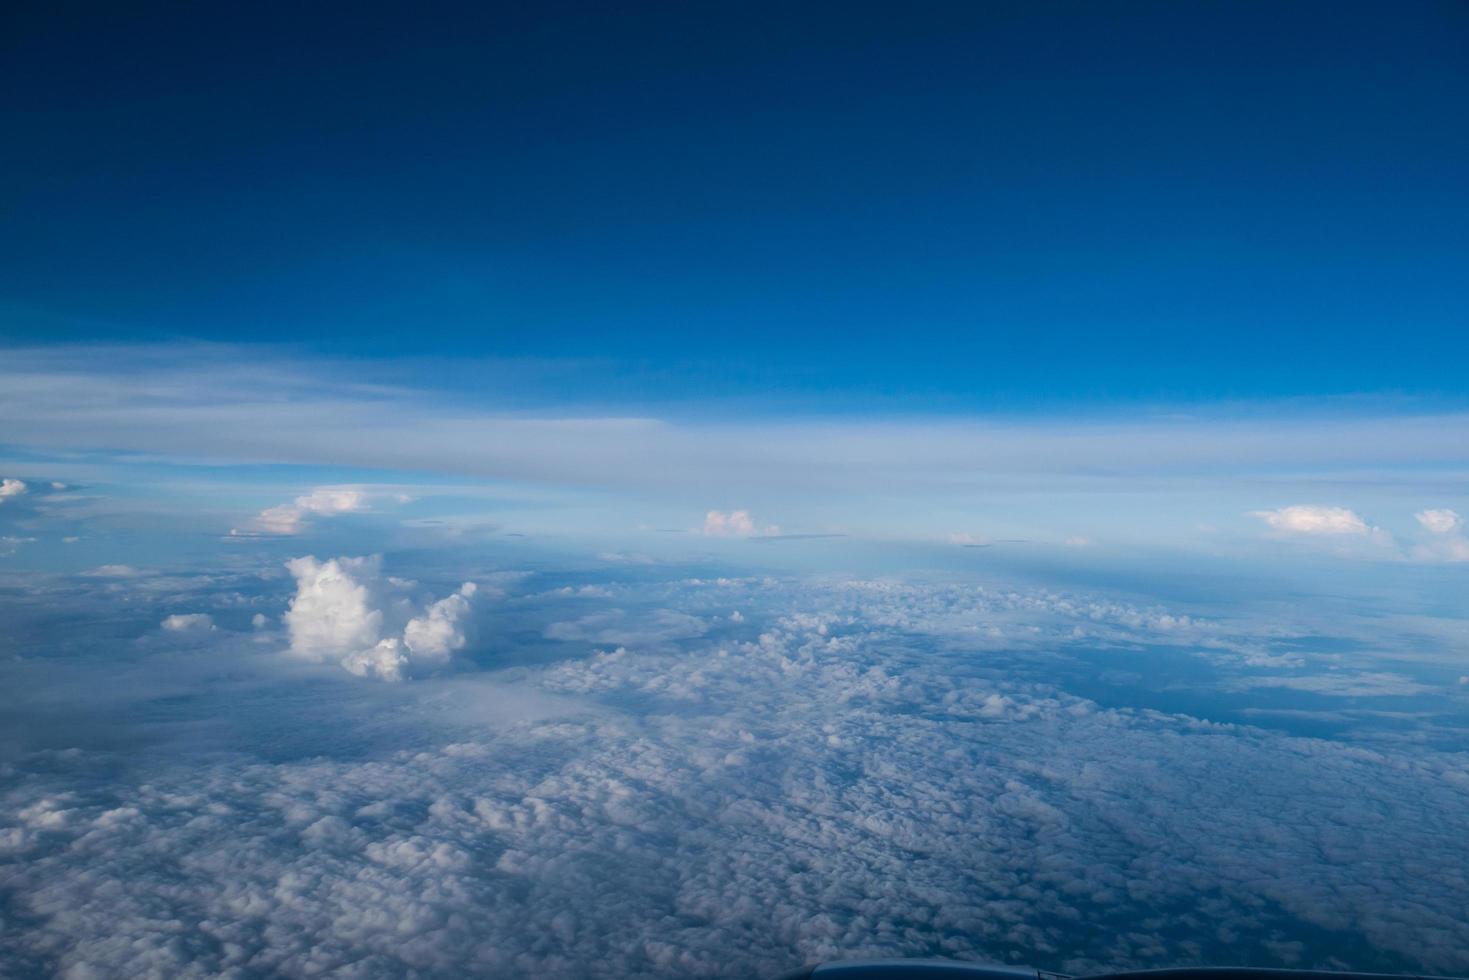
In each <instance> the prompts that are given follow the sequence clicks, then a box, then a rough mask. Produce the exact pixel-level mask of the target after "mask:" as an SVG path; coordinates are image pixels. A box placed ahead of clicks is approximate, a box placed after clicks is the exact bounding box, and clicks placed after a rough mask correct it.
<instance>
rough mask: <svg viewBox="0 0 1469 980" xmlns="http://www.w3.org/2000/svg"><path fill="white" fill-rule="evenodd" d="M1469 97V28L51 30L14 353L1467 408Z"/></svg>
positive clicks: (1083, 397) (689, 384)
mask: <svg viewBox="0 0 1469 980" xmlns="http://www.w3.org/2000/svg"><path fill="white" fill-rule="evenodd" d="M1465 105H1469V6H1465V5H1464V4H1462V3H1450V2H1443V3H1405V4H1383V3H1259V4H1252V3H1221V4H1201V3H1186V4H1185V3H1159V4H1151V3H1113V4H1037V3H1016V4H1002V3H955V4H932V3H928V4H907V3H905V4H860V3H848V4H805V5H799V4H720V5H711V4H667V5H661V4H641V5H608V4H596V5H590V4H589V5H585V6H580V5H563V4H550V3H535V4H462V5H455V4H433V3H428V4H423V3H420V4H413V5H407V4H403V5H386V4H373V3H353V4H339V5H331V4H309V5H301V4H246V5H230V6H226V5H212V4H204V5H201V4H179V5H176V6H167V5H160V4H145V5H141V6H137V5H125V6H118V5H115V4H111V5H97V7H96V8H94V9H93V8H87V7H85V6H81V5H75V4H58V3H47V4H39V3H36V4H26V5H23V6H22V7H20V8H16V7H10V8H8V11H7V13H6V14H4V15H3V23H0V113H3V122H4V132H5V138H4V149H3V151H0V152H3V157H0V161H3V168H4V181H3V185H4V191H3V200H4V219H3V220H4V225H5V229H6V231H5V234H4V235H3V236H0V316H3V319H0V337H8V338H9V339H10V340H11V341H15V342H31V341H35V340H92V339H99V338H106V339H124V340H157V339H160V338H169V337H181V336H186V337H197V338H205V339H221V340H251V341H268V342H289V343H295V344H301V345H303V346H304V347H305V348H307V349H310V350H318V351H322V352H326V353H333V354H347V355H351V356H368V357H374V358H385V359H401V358H404V357H409V356H413V357H423V356H439V355H447V356H449V357H456V358H457V357H512V358H516V357H531V358H578V359H588V358H590V359H598V360H601V361H603V362H605V363H606V364H607V365H609V367H608V369H607V372H606V373H607V374H608V375H609V376H617V375H622V376H624V377H626V376H631V375H636V377H638V378H640V379H644V380H645V382H646V385H647V386H649V387H650V388H652V389H656V390H658V391H661V392H664V393H666V394H668V395H672V396H686V395H689V394H698V393H704V392H709V393H736V394H746V395H748V394H755V395H762V394H769V395H772V396H775V395H781V396H790V395H792V394H798V395H803V396H807V397H815V398H818V399H819V398H821V397H823V396H824V395H828V394H829V395H831V396H832V397H833V398H836V397H837V396H838V395H841V396H844V397H851V396H852V395H853V394H854V393H856V394H857V395H861V394H863V393H870V394H874V395H877V394H882V395H887V396H893V395H896V396H897V397H898V398H899V399H902V400H903V401H904V402H905V403H906V404H908V405H909V406H911V407H918V408H921V407H922V406H923V405H925V404H929V403H931V404H934V405H937V406H953V405H955V404H960V405H973V406H976V407H985V406H994V405H997V404H998V405H1025V404H1035V403H1046V402H1056V401H1079V402H1081V403H1083V404H1086V403H1094V402H1096V401H1098V400H1104V401H1116V400H1122V401H1131V400H1150V399H1183V400H1188V399H1213V398H1221V397H1224V398H1259V397H1267V398H1268V397H1275V396H1282V395H1323V394H1337V393H1345V392H1362V391H1375V392H1382V391H1408V392H1418V393H1434V394H1439V395H1445V394H1446V395H1449V396H1457V395H1459V394H1460V393H1462V391H1463V381H1462V371H1463V363H1464V356H1465V354H1466V353H1469V339H1466V336H1469V329H1466V327H1469V325H1466V322H1465V321H1466V317H1465V312H1466V300H1465V290H1464V283H1465V281H1466V279H1469V276H1466V265H1469V263H1466V258H1469V179H1466V177H1465V175H1466V174H1469V127H1466V125H1465V115H1464V107H1465ZM641 383H643V382H642V381H640V384H641Z"/></svg>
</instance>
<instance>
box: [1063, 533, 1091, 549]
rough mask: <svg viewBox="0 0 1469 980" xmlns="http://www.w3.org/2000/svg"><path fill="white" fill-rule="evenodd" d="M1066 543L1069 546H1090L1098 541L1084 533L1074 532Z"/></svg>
mask: <svg viewBox="0 0 1469 980" xmlns="http://www.w3.org/2000/svg"><path fill="white" fill-rule="evenodd" d="M1065 543H1066V547H1068V548H1090V547H1091V546H1092V545H1093V544H1095V543H1096V542H1095V541H1093V540H1092V539H1091V538H1089V537H1087V536H1086V535H1084V534H1073V535H1072V536H1071V537H1069V538H1067V539H1066V542H1065Z"/></svg>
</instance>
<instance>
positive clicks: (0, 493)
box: [0, 477, 26, 503]
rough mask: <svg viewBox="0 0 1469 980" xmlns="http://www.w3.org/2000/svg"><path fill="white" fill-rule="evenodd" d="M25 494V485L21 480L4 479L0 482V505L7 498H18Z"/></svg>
mask: <svg viewBox="0 0 1469 980" xmlns="http://www.w3.org/2000/svg"><path fill="white" fill-rule="evenodd" d="M25 492H26V484H25V481H23V480H13V479H11V478H10V477H6V478H5V479H3V480H0V503H4V502H5V500H6V499H7V498H9V497H19V496H20V495H21V494H23V493H25Z"/></svg>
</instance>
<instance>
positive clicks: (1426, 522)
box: [1413, 508, 1464, 534]
mask: <svg viewBox="0 0 1469 980" xmlns="http://www.w3.org/2000/svg"><path fill="white" fill-rule="evenodd" d="M1413 516H1414V517H1415V518H1417V520H1418V523H1419V524H1422V525H1423V526H1424V527H1426V528H1427V529H1428V530H1430V531H1432V532H1433V533H1434V534H1452V533H1453V532H1455V531H1457V530H1459V529H1460V528H1461V527H1463V526H1464V519H1463V518H1461V517H1460V516H1459V514H1458V512H1457V511H1453V510H1449V509H1448V508H1442V509H1439V510H1420V511H1419V512H1418V513H1416V514H1414V515H1413Z"/></svg>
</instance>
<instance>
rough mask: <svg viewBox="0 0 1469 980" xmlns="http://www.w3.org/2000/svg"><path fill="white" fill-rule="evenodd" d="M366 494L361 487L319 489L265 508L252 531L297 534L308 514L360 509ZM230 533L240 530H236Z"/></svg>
mask: <svg viewBox="0 0 1469 980" xmlns="http://www.w3.org/2000/svg"><path fill="white" fill-rule="evenodd" d="M366 506H367V494H365V493H363V492H362V491H361V490H340V489H331V488H325V487H322V488H318V489H316V490H313V491H311V492H310V493H309V494H306V495H305V496H301V497H297V498H296V499H295V500H293V501H291V502H290V503H289V504H280V505H278V506H275V507H268V508H266V509H265V510H263V511H261V512H260V515H259V516H258V517H256V518H255V521H254V530H256V531H261V532H263V533H266V534H299V533H301V531H303V530H304V529H305V527H306V524H305V521H306V518H307V517H309V516H317V517H332V516H335V515H337V514H349V513H352V512H353V511H360V510H363V509H364V508H365V507H366ZM232 533H234V534H238V533H240V532H239V531H238V530H236V531H233V532H232Z"/></svg>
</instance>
